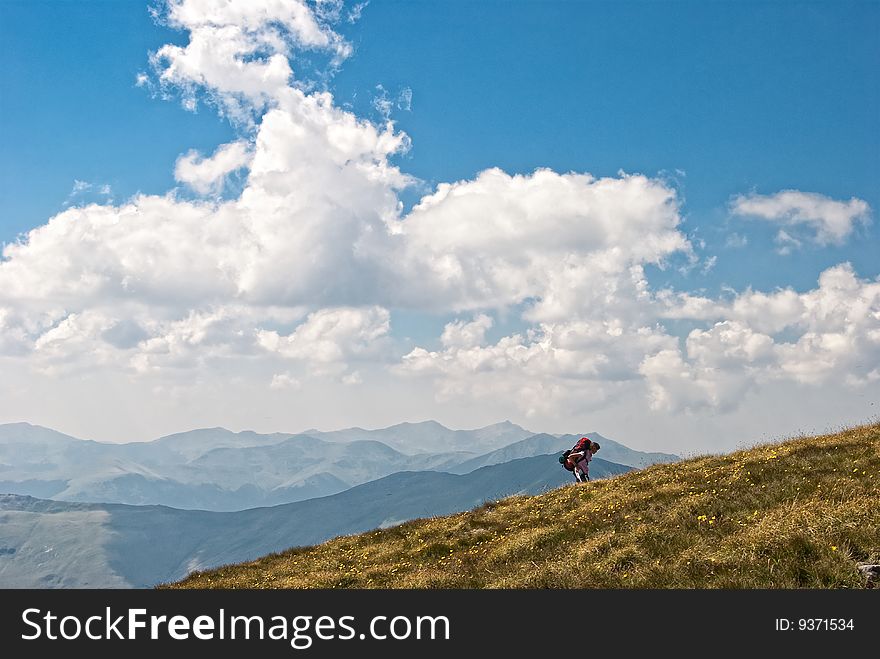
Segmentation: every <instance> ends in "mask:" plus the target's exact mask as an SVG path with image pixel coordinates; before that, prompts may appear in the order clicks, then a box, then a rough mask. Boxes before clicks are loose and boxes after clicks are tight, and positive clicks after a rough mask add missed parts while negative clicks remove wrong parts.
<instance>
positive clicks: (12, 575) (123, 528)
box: [0, 449, 629, 588]
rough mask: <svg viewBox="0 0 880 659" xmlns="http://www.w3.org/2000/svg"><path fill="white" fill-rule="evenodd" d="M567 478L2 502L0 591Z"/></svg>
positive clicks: (156, 568) (524, 473)
mask: <svg viewBox="0 0 880 659" xmlns="http://www.w3.org/2000/svg"><path fill="white" fill-rule="evenodd" d="M389 450H390V449H389ZM628 470H629V467H625V466H622V465H614V464H612V463H608V462H604V461H601V460H599V459H596V460H595V461H594V463H593V467H592V473H593V475H594V476H595V477H601V476H603V475H604V476H610V475H614V474H620V473H624V472H626V471H628ZM570 479H571V476H570V474H569V473H568V472H566V471H565V470H564V469H562V468H561V467H560V466H559V463H557V462H556V461H555V459H554V456H538V457H534V458H528V459H525V460H517V461H514V462H511V463H508V464H503V465H495V466H492V467H486V468H483V469H478V470H476V471H474V472H472V473H470V474H466V475H464V476H458V475H453V474H448V473H442V472H402V473H397V474H392V475H390V476H387V477H385V478H382V479H380V480H377V481H372V482H370V483H366V484H364V485H360V486H357V487H354V488H352V489H349V490H346V491H344V492H341V493H339V494H336V495H333V496H328V497H323V498H319V499H311V500H308V501H301V502H298V503H292V504H286V505H282V506H275V507H272V508H257V509H252V510H244V511H240V512H230V513H218V512H207V511H198V510H177V509H174V508H166V507H164V506H127V505H122V504H88V503H67V502H57V501H42V500H39V499H33V498H30V497H21V496H15V495H0V587H5V588H24V587H30V588H45V587H91V588H96V587H125V586H136V587H143V586H150V585H153V584H156V583H159V582H162V581H170V580H174V579H180V578H182V577H184V576H186V574H188V573H189V572H190V571H192V570H194V569H205V568H208V567H213V566H217V565H222V564H224V563H229V562H233V561H243V560H250V559H253V558H256V557H258V556H262V555H264V554H267V553H270V552H274V551H281V550H283V549H287V548H288V547H292V546H297V545H308V544H314V543H317V542H323V541H324V540H327V539H328V538H332V537H334V536H338V535H342V534H350V533H359V532H362V531H366V530H369V529H373V528H377V527H380V526H383V525H384V526H387V525H391V524H396V523H399V522H401V521H403V520H406V519H412V518H415V517H430V516H432V515H445V514H448V513H451V512H456V511H460V510H466V509H469V508H473V507H474V506H477V505H479V504H481V503H483V502H485V501H487V500H492V499H495V498H499V497H504V496H508V495H510V494H516V493H538V492H543V491H546V490H548V489H551V488H554V487H557V486H558V485H560V484H561V483H564V482H568V481H570Z"/></svg>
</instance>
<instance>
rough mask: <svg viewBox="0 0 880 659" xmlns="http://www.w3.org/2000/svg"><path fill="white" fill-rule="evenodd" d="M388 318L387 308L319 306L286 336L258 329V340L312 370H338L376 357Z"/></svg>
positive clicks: (270, 350)
mask: <svg viewBox="0 0 880 659" xmlns="http://www.w3.org/2000/svg"><path fill="white" fill-rule="evenodd" d="M389 318H390V315H389V313H388V310H387V309H383V308H381V307H370V308H366V309H356V308H337V309H321V310H319V311H316V312H314V313H311V314H309V316H308V318H306V320H305V322H303V323H302V324H301V325H299V326H298V327H297V328H296V329H295V330H294V331H293V332H291V333H290V334H288V335H286V336H283V335H281V334H279V333H278V332H276V331H274V330H260V331H258V332H257V342H258V343H259V345H260V346H261V347H262V348H263V349H265V350H267V351H269V352H271V353H275V354H277V355H280V356H281V357H284V358H286V359H295V360H300V361H305V362H308V363H309V364H310V365H311V367H312V369H311V370H312V371H313V372H319V373H333V372H341V371H344V370H345V369H346V367H347V365H348V362H350V361H351V360H354V359H364V358H368V357H375V356H377V354H378V351H379V350H380V348H381V345H382V344H381V343H380V341H379V340H380V339H382V338H383V337H385V336H387V334H388V331H389V328H390V320H389ZM349 383H351V382H349Z"/></svg>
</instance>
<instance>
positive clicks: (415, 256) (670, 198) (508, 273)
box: [399, 169, 690, 321]
mask: <svg viewBox="0 0 880 659" xmlns="http://www.w3.org/2000/svg"><path fill="white" fill-rule="evenodd" d="M679 222H680V217H679V213H678V204H677V199H676V196H675V193H674V191H673V190H672V189H670V188H668V187H666V186H665V185H664V184H663V183H661V182H659V181H656V180H652V179H649V178H647V177H645V176H641V175H623V176H621V177H620V178H602V179H595V178H594V177H592V176H590V175H589V174H557V173H556V172H553V171H550V170H546V169H543V170H538V171H536V172H535V173H534V174H531V175H528V176H523V175H513V176H511V175H509V174H506V173H505V172H503V171H501V170H499V169H490V170H486V171H484V172H481V173H480V174H479V175H478V176H477V178H476V179H474V180H473V181H460V182H458V183H452V184H445V183H444V184H440V185H439V186H438V188H437V191H436V192H435V193H434V194H431V195H428V196H426V197H424V198H423V199H422V200H421V201H420V202H419V204H418V205H416V206H415V208H414V209H413V210H412V212H411V213H410V214H409V215H408V216H407V217H406V219H405V220H404V221H403V222H402V223H401V224H400V229H399V230H400V232H401V233H402V235H403V237H404V238H405V249H406V252H405V256H404V259H403V260H404V263H405V264H406V266H407V268H408V270H409V273H410V274H409V276H408V279H409V280H411V281H417V282H419V294H420V295H421V296H422V297H427V298H428V299H430V300H431V301H432V302H433V303H434V304H435V305H437V306H440V307H441V308H443V307H445V308H451V309H453V310H465V309H480V308H487V307H488V308H502V307H507V306H510V305H516V304H519V303H521V302H524V301H526V300H528V299H533V300H535V301H536V304H535V305H534V306H533V307H532V308H530V310H529V313H528V318H529V319H530V320H534V321H549V320H559V319H563V318H567V317H571V316H572V315H573V314H574V315H578V314H581V313H583V312H584V311H585V310H586V309H589V308H595V307H596V306H600V307H602V308H605V306H606V304H607V305H611V306H613V305H614V304H616V302H615V300H616V299H621V291H622V290H624V289H628V290H632V289H633V288H638V287H640V286H642V282H643V276H642V272H641V266H643V265H644V264H648V263H653V264H662V263H664V261H665V259H666V258H668V257H670V256H672V255H673V254H675V253H676V252H689V251H690V245H689V243H688V241H687V239H686V238H685V237H684V236H683V235H682V234H681V233H680V232H679V231H678V230H677V225H678V224H679ZM634 295H635V296H637V295H638V293H637V292H634ZM635 302H636V301H635V300H623V301H622V303H623V304H625V305H628V304H632V303H635Z"/></svg>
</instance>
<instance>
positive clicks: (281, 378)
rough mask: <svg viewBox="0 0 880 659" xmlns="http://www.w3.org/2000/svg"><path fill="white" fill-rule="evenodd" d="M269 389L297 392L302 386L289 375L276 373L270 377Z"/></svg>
mask: <svg viewBox="0 0 880 659" xmlns="http://www.w3.org/2000/svg"><path fill="white" fill-rule="evenodd" d="M269 388H270V389H289V390H291V391H298V390H299V389H301V388H302V384H301V383H300V381H299V380H297V379H296V378H295V377H293V376H292V375H290V373H276V374H275V375H273V376H272V382H270V383H269Z"/></svg>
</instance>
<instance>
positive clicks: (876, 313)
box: [640, 264, 880, 411]
mask: <svg viewBox="0 0 880 659" xmlns="http://www.w3.org/2000/svg"><path fill="white" fill-rule="evenodd" d="M716 313H717V315H719V316H723V317H726V319H725V320H722V321H719V322H717V323H715V324H714V325H713V326H712V327H711V328H709V329H705V330H704V329H695V330H693V331H691V332H690V334H689V335H688V337H687V340H686V342H685V350H684V351H680V350H678V349H673V350H667V351H662V352H660V353H657V354H655V355H649V356H647V357H646V358H645V360H644V361H643V362H642V364H641V366H640V373H641V374H642V375H643V376H644V377H645V379H646V383H647V384H648V386H649V389H650V392H651V400H652V406H653V407H654V408H655V409H666V410H671V411H681V410H686V409H691V410H694V409H699V408H701V407H709V408H716V409H731V407H735V406H736V405H738V404H740V403H741V401H742V396H743V395H744V394H745V392H746V391H747V390H749V389H751V388H753V387H755V386H757V385H760V384H762V383H764V382H768V381H780V380H786V381H792V382H796V383H799V384H804V385H820V384H831V385H835V386H854V387H858V386H862V385H865V384H868V383H871V382H875V381H877V380H878V379H880V282H878V281H868V280H864V279H860V278H858V277H857V276H856V275H855V273H854V271H853V269H852V267H851V266H850V265H849V264H842V265H839V266H835V267H833V268H829V269H828V270H826V271H825V272H823V273H822V274H821V276H820V277H819V285H818V288H816V289H814V290H811V291H808V292H806V293H800V294H799V293H796V292H795V291H793V290H791V289H785V290H780V291H777V292H775V293H772V294H766V293H761V292H753V291H746V292H745V293H743V294H741V295H739V296H737V297H736V299H735V300H733V302H732V303H730V304H729V305H727V306H726V308H725V307H719V308H717V309H716Z"/></svg>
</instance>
